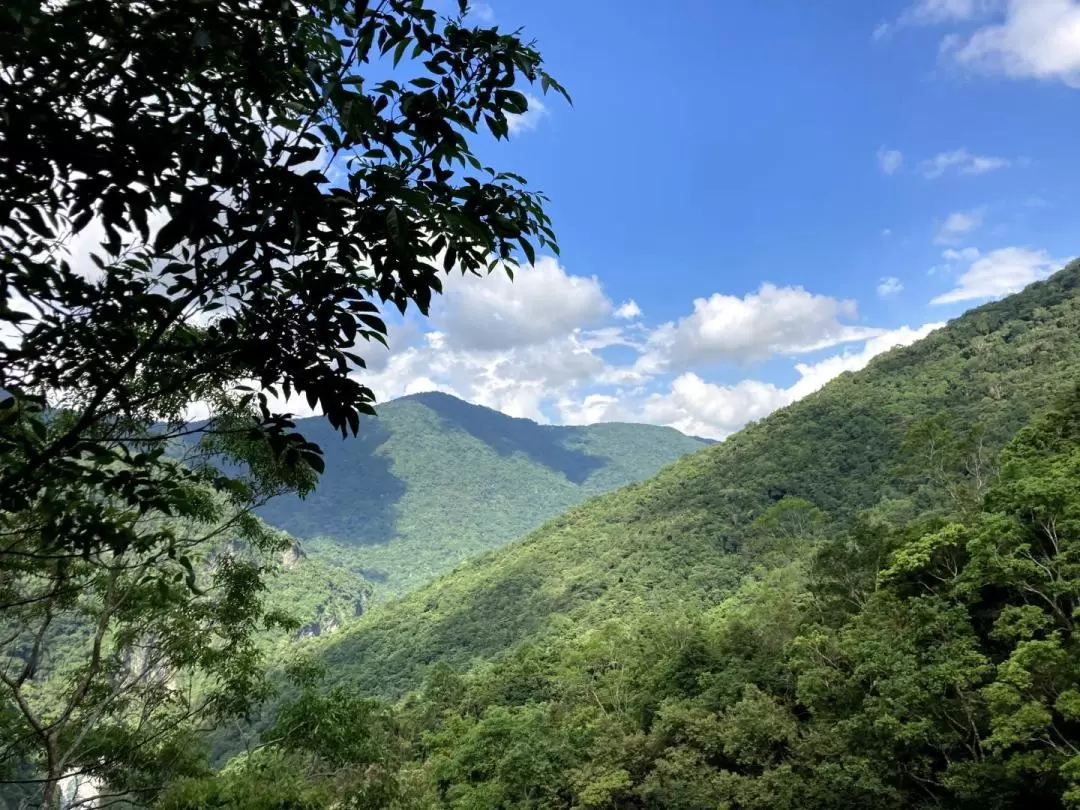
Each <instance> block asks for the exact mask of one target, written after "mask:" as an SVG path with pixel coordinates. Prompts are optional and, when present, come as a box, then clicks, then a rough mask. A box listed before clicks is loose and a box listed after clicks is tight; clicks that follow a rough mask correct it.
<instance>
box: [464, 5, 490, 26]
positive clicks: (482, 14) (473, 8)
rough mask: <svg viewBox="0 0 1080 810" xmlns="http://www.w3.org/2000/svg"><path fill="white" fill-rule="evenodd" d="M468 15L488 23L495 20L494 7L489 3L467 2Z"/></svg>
mask: <svg viewBox="0 0 1080 810" xmlns="http://www.w3.org/2000/svg"><path fill="white" fill-rule="evenodd" d="M469 16H471V17H475V18H476V19H477V20H478V21H479V22H482V23H490V22H493V21H494V20H495V9H493V8H492V7H491V4H490V3H483V2H479V3H469Z"/></svg>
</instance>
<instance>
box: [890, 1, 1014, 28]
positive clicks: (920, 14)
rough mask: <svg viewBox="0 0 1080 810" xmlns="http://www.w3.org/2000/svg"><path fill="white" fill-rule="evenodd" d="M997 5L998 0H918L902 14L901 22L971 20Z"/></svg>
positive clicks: (924, 22)
mask: <svg viewBox="0 0 1080 810" xmlns="http://www.w3.org/2000/svg"><path fill="white" fill-rule="evenodd" d="M997 5H999V3H998V2H997V1H996V0H918V2H917V3H915V4H914V5H913V6H911V8H909V9H908V10H907V11H905V12H904V13H903V14H902V15H901V16H900V22H901V23H902V24H911V25H931V24H934V23H943V22H952V21H962V20H970V19H972V18H973V17H977V16H980V15H982V14H985V13H987V12H989V11H991V10H993V9H994V7H996V6H997Z"/></svg>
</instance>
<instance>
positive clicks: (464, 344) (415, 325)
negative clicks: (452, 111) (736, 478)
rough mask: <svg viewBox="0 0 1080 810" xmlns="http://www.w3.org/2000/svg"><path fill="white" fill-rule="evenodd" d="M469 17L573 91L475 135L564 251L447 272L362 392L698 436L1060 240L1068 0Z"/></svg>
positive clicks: (1066, 178) (1029, 271) (1072, 156)
mask: <svg viewBox="0 0 1080 810" xmlns="http://www.w3.org/2000/svg"><path fill="white" fill-rule="evenodd" d="M474 16H475V17H476V18H477V19H485V20H490V21H491V22H492V23H495V24H498V25H500V26H502V27H505V28H515V27H518V26H523V27H524V29H525V32H526V34H527V35H528V36H531V37H535V38H536V39H537V40H538V43H539V46H540V49H541V50H542V52H543V53H544V55H545V59H546V61H547V63H548V67H549V68H550V70H551V71H552V72H553V73H554V74H555V75H556V76H557V77H558V78H559V79H560V80H561V81H562V82H563V83H564V84H565V85H566V86H567V88H568V89H569V90H570V92H571V94H572V95H573V97H574V107H573V108H571V107H569V106H568V105H566V104H564V103H561V102H560V101H559V100H557V99H554V98H546V99H544V100H543V102H542V107H540V106H538V107H537V108H536V109H534V111H532V112H530V113H529V114H527V117H526V118H525V119H523V120H521V121H519V122H517V126H516V127H515V129H516V131H515V132H514V134H513V137H512V139H511V142H510V143H509V144H494V143H492V144H486V145H484V146H483V147H482V152H483V156H484V157H485V158H487V159H489V160H490V161H491V162H493V163H495V164H496V165H499V166H500V167H506V168H512V169H513V170H515V171H519V172H520V173H522V174H524V175H525V176H526V177H527V178H528V179H529V181H530V183H531V184H532V185H533V186H535V187H537V188H540V189H543V190H544V191H546V192H547V193H548V194H549V195H550V196H551V199H552V202H551V205H550V208H549V211H550V213H551V215H552V217H553V219H554V224H555V227H556V230H557V232H558V234H559V239H560V243H561V246H562V256H561V258H560V259H559V260H558V262H556V261H555V260H554V259H551V258H544V259H542V260H539V261H538V262H537V267H536V268H527V269H526V270H525V271H523V272H522V273H520V274H519V275H518V281H517V283H515V284H513V285H511V284H509V283H506V282H505V281H504V280H502V279H492V278H489V279H483V280H472V279H469V280H462V279H460V278H455V279H451V280H450V281H449V282H448V284H447V294H446V296H445V298H444V299H443V300H441V301H440V302H439V303H438V305H437V306H436V307H435V309H434V311H433V315H432V318H431V319H430V320H423V319H419V318H415V317H414V318H409V319H408V320H407V322H405V323H404V324H397V325H396V327H395V331H394V333H393V335H392V351H391V353H390V354H389V356H388V357H381V356H380V357H376V358H373V359H374V361H375V362H374V367H373V372H372V374H371V375H369V381H370V382H371V383H372V385H373V387H374V388H375V390H376V392H377V393H378V394H379V395H380V397H383V398H390V397H394V396H400V395H401V394H404V393H409V392H415V391H419V390H425V389H431V388H437V389H441V390H446V391H448V392H451V393H454V394H457V395H459V396H462V397H464V398H466V399H470V400H472V401H475V402H479V403H481V404H485V405H489V406H491V407H495V408H498V409H500V410H504V411H506V412H508V413H512V414H514V415H518V416H528V417H531V418H535V419H539V420H541V421H550V422H561V423H567V422H569V423H575V422H589V421H597V420H612V419H617V420H640V421H650V422H657V423H661V424H671V425H674V426H676V427H678V428H680V429H682V430H685V431H687V432H694V433H700V434H704V435H710V436H714V437H723V436H725V435H728V434H729V433H731V432H732V431H733V430H736V429H737V428H738V427H740V426H741V425H742V424H744V423H745V422H746V421H748V420H751V419H757V418H761V417H762V416H764V415H766V414H767V413H768V412H770V411H771V410H773V409H775V408H776V407H780V406H782V405H784V404H787V403H788V402H790V401H792V400H793V399H796V398H798V397H799V396H802V395H805V394H806V393H809V392H810V391H812V390H814V389H816V388H817V387H819V386H820V385H821V384H823V383H824V382H825V381H826V380H827V379H829V378H830V377H831V376H834V375H835V374H836V373H839V372H840V371H843V370H845V369H857V368H860V367H862V366H863V365H865V363H866V362H867V361H868V360H869V359H870V357H872V356H873V355H874V354H876V353H878V352H880V351H884V350H886V349H887V348H889V346H891V345H894V344H897V343H906V342H910V341H911V340H913V339H915V338H916V337H918V336H920V335H923V334H926V333H927V332H928V331H929V330H930V329H932V328H933V326H934V325H936V324H940V323H941V322H944V321H946V320H947V319H949V318H952V317H955V316H956V315H958V314H960V313H961V312H963V311H964V310H965V309H967V308H970V307H972V306H976V305H978V304H980V303H983V302H985V301H986V300H989V299H991V298H993V297H997V296H1000V295H1002V294H1005V293H1007V292H1010V291H1014V290H1016V289H1019V288H1021V287H1023V286H1024V285H1025V284H1026V283H1029V282H1030V281H1033V280H1035V279H1037V278H1040V277H1043V276H1045V275H1047V274H1048V273H1050V272H1052V271H1053V270H1055V269H1057V268H1059V267H1060V266H1061V265H1062V264H1063V262H1064V261H1065V260H1067V259H1069V258H1071V257H1072V256H1073V255H1075V252H1076V250H1077V247H1076V243H1075V241H1073V239H1072V237H1073V234H1074V233H1075V230H1076V227H1075V226H1076V223H1077V214H1078V209H1080V203H1078V202H1077V201H1076V195H1075V193H1070V192H1072V191H1073V189H1074V187H1075V179H1076V178H1077V176H1078V169H1080V149H1078V148H1077V146H1076V142H1077V136H1076V134H1075V133H1076V132H1077V131H1078V126H1077V124H1078V123H1080V122H1078V119H1080V103H1078V102H1080V2H1073V0H1010V1H1008V2H1006V0H909V1H908V2H861V1H858V0H825V1H824V2H816V3H807V2H805V0H768V2H762V0H728V2H723V3H720V2H711V1H706V0H673V2H671V3H668V4H666V5H664V6H663V10H662V13H661V11H660V10H659V8H658V6H657V4H655V3H646V2H644V1H643V0H617V1H616V0H588V2H580V0H579V1H578V2H570V0H545V2H536V0H490V2H488V3H484V4H479V3H478V4H477V6H476V8H475V11H474ZM631 301H632V302H635V304H636V307H625V308H622V309H620V307H621V306H622V305H623V304H625V303H626V302H631ZM634 310H640V313H638V312H634ZM620 315H622V316H628V317H619V316H620Z"/></svg>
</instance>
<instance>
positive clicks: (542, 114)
mask: <svg viewBox="0 0 1080 810" xmlns="http://www.w3.org/2000/svg"><path fill="white" fill-rule="evenodd" d="M525 97H526V98H527V99H528V101H529V109H527V110H526V111H525V112H523V113H521V114H520V115H519V114H517V113H510V114H508V115H507V116H506V123H507V126H508V127H509V130H510V134H511V135H517V134H519V133H521V132H531V131H532V130H534V129H536V128H537V127H538V126H540V122H541V121H542V120H543V119H544V118H546V117H547V115H548V108H547V106H545V104H544V102H543V101H541V100H540V99H539V98H537V97H536V96H534V95H532V94H531V93H529V94H526V96H525Z"/></svg>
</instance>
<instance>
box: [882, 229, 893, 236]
mask: <svg viewBox="0 0 1080 810" xmlns="http://www.w3.org/2000/svg"><path fill="white" fill-rule="evenodd" d="M881 235H882V236H892V228H882V229H881Z"/></svg>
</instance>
